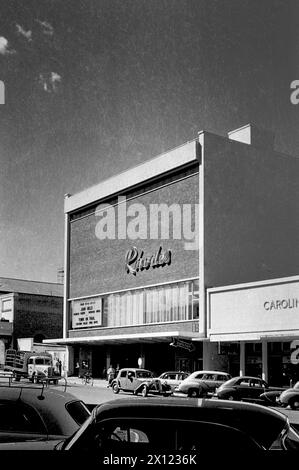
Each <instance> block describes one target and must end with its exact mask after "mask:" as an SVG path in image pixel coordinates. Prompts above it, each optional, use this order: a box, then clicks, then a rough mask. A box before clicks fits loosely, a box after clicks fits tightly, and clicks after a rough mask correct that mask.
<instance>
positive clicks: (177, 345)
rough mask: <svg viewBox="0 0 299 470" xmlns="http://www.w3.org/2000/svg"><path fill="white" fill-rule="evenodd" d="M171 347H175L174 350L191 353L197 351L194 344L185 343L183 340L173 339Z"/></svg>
mask: <svg viewBox="0 0 299 470" xmlns="http://www.w3.org/2000/svg"><path fill="white" fill-rule="evenodd" d="M170 346H173V347H174V348H181V349H186V350H187V351H189V352H193V351H195V347H194V345H193V344H192V343H190V341H183V340H182V339H177V338H173V340H172V342H171V343H170Z"/></svg>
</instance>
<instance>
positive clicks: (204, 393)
mask: <svg viewBox="0 0 299 470" xmlns="http://www.w3.org/2000/svg"><path fill="white" fill-rule="evenodd" d="M230 377H231V376H230V375H229V374H227V373H226V372H220V371H216V370H198V371H195V372H192V374H190V375H189V376H188V377H187V378H186V379H185V380H183V381H182V382H181V383H180V385H179V386H178V388H177V391H178V392H180V393H185V394H186V395H188V397H208V396H209V395H213V394H214V392H215V390H216V388H217V387H219V386H220V385H221V384H223V383H224V382H226V381H227V380H228V379H230Z"/></svg>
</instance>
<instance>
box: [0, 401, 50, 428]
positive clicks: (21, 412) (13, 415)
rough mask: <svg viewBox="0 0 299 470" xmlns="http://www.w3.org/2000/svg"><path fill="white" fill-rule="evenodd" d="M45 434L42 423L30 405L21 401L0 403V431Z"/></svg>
mask: <svg viewBox="0 0 299 470" xmlns="http://www.w3.org/2000/svg"><path fill="white" fill-rule="evenodd" d="M4 431H6V432H18V433H22V432H26V433H39V434H45V433H46V429H45V426H44V423H43V421H42V419H41V417H40V416H39V414H38V413H37V412H36V411H35V409H34V408H32V407H31V406H28V405H25V404H23V403H9V402H6V403H5V402H2V403H0V432H4Z"/></svg>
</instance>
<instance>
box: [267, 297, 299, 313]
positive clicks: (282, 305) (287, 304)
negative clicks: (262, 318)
mask: <svg viewBox="0 0 299 470" xmlns="http://www.w3.org/2000/svg"><path fill="white" fill-rule="evenodd" d="M298 305H299V300H298V299H297V298H293V299H280V300H269V301H266V302H265V303H264V309H265V310H285V309H291V308H297V307H298Z"/></svg>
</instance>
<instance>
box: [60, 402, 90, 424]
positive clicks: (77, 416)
mask: <svg viewBox="0 0 299 470" xmlns="http://www.w3.org/2000/svg"><path fill="white" fill-rule="evenodd" d="M65 407H66V409H67V411H68V413H69V414H70V415H71V417H72V418H73V420H74V421H76V423H77V424H79V425H80V426H81V424H83V423H84V421H86V419H87V418H88V417H89V416H90V412H89V411H88V408H87V407H86V406H85V405H84V403H83V402H82V401H71V402H69V403H67V404H66V405H65Z"/></svg>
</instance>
